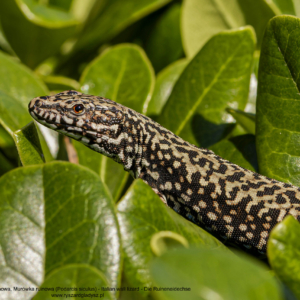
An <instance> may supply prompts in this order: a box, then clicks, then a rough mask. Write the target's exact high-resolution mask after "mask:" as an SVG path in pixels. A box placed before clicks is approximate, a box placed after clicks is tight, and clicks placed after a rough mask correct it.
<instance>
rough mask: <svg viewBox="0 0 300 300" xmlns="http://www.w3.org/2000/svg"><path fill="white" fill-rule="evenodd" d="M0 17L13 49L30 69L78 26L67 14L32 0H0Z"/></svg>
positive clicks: (50, 53) (50, 54)
mask: <svg viewBox="0 0 300 300" xmlns="http://www.w3.org/2000/svg"><path fill="white" fill-rule="evenodd" d="M0 19H1V25H2V28H3V32H4V33H5V36H6V38H7V40H8V42H9V43H10V45H11V47H12V48H13V50H14V52H15V53H16V54H17V55H18V56H19V57H20V59H21V60H22V61H23V62H24V63H25V64H26V65H28V66H29V67H31V68H35V67H36V66H37V65H38V64H39V63H41V62H42V61H43V60H45V59H46V58H48V57H49V56H52V55H54V54H57V53H58V52H59V51H60V47H61V45H62V44H63V43H64V42H65V40H66V39H68V38H69V37H71V36H72V35H73V34H74V33H75V30H76V28H77V25H78V22H77V21H76V20H75V18H74V17H73V16H72V15H71V14H70V13H68V12H64V11H62V10H61V9H57V8H54V7H47V6H45V5H43V4H39V3H37V2H36V1H34V0H9V1H7V0H5V1H0ZM12 20H13V22H12Z"/></svg>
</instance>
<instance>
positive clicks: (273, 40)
mask: <svg viewBox="0 0 300 300" xmlns="http://www.w3.org/2000/svg"><path fill="white" fill-rule="evenodd" d="M299 26H300V20H299V19H297V18H295V17H291V16H279V17H275V18H273V19H272V20H271V21H270V23H269V25H268V28H267V30H266V34H265V37H264V41H263V45H262V50H261V58H260V64H259V74H258V96H257V114H256V141H257V144H256V145H257V157H258V163H259V171H260V173H261V174H263V175H266V176H267V177H270V178H274V179H277V180H279V181H283V182H288V183H291V184H294V185H300V165H299V159H300V148H299V143H300V126H299V114H298V113H297V112H298V111H299V110H300V94H299V85H300V79H299V76H298V74H299V73H300V53H299V51H298V49H299V47H300V41H299V38H298V36H299V34H300V27H299Z"/></svg>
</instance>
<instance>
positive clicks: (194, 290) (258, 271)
mask: <svg viewBox="0 0 300 300" xmlns="http://www.w3.org/2000/svg"><path fill="white" fill-rule="evenodd" d="M151 275H152V278H153V280H154V286H157V287H175V288H176V287H180V288H181V287H184V288H186V289H189V290H179V291H176V290H175V291H168V290H166V291H164V290H160V291H158V292H154V295H155V296H157V299H164V300H169V299H170V300H183V299H190V300H202V299H224V300H232V299H243V300H256V299H260V300H275V299H276V300H283V296H282V293H281V291H280V288H279V285H278V283H277V281H276V279H275V278H274V277H273V276H272V275H271V274H270V273H269V272H267V269H266V267H265V266H264V265H262V264H261V263H259V262H258V261H256V260H254V259H253V258H249V257H246V256H241V257H239V256H236V255H234V254H232V253H230V252H223V251H222V252H221V251H218V250H209V249H183V248H181V249H176V250H173V251H169V252H167V253H165V254H164V255H162V256H160V257H158V258H156V259H155V260H154V262H153V264H152V267H151ZM233 283H234V284H233Z"/></svg>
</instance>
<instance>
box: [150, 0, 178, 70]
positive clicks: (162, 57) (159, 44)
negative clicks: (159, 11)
mask: <svg viewBox="0 0 300 300" xmlns="http://www.w3.org/2000/svg"><path fill="white" fill-rule="evenodd" d="M180 11H181V4H179V3H175V4H174V5H172V6H171V7H170V8H169V9H168V10H167V11H166V12H165V13H164V14H163V15H162V16H161V17H160V19H159V20H158V21H157V22H156V24H155V25H154V26H153V29H152V31H151V33H150V35H149V36H148V37H147V40H146V46H145V51H146V53H147V55H148V57H149V59H150V61H151V62H152V65H153V67H154V69H155V71H156V72H158V71H160V70H161V69H163V68H164V67H166V66H167V65H169V64H170V63H172V62H174V61H176V60H177V59H179V58H181V57H183V48H182V43H181V35H180Z"/></svg>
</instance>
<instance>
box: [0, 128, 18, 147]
mask: <svg viewBox="0 0 300 300" xmlns="http://www.w3.org/2000/svg"><path fill="white" fill-rule="evenodd" d="M14 145H15V143H14V140H13V138H12V137H11V135H10V134H9V133H8V132H7V131H6V130H5V129H4V128H3V126H1V125H0V147H1V148H2V147H4V148H5V147H12V146H14Z"/></svg>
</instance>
